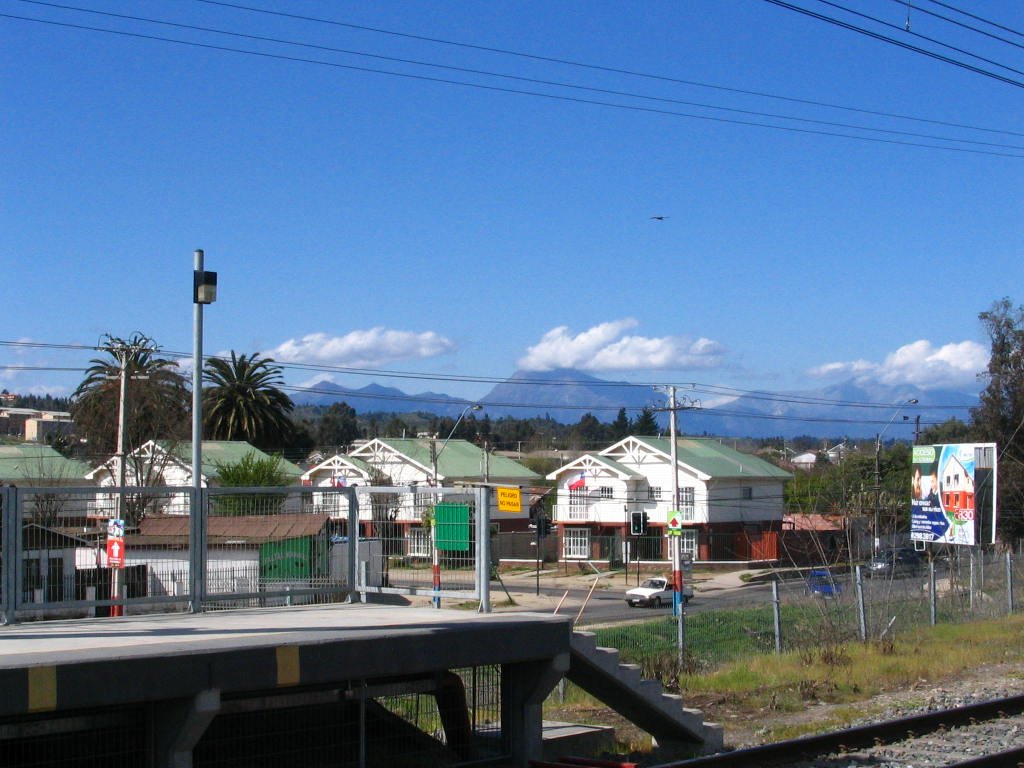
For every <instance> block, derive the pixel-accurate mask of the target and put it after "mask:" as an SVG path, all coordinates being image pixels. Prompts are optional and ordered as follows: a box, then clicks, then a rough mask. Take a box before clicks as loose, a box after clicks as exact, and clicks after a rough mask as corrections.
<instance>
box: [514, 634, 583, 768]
mask: <svg viewBox="0 0 1024 768" xmlns="http://www.w3.org/2000/svg"><path fill="white" fill-rule="evenodd" d="M568 671H569V654H568V653H563V654H559V655H558V656H555V657H553V658H550V659H542V660H539V661H529V662H521V663H518V664H505V665H504V666H502V668H501V736H502V740H503V741H504V744H505V750H506V752H508V754H510V755H511V757H512V764H513V765H516V766H522V768H526V766H527V765H528V764H529V761H530V760H540V759H541V758H542V757H543V752H544V730H543V722H544V713H543V705H544V700H545V699H546V698H547V697H548V694H549V693H551V691H552V689H553V688H554V687H555V686H556V685H557V684H558V681H559V680H561V679H562V677H563V676H564V675H565V673H566V672H568Z"/></svg>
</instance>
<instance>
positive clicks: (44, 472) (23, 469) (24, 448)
mask: <svg viewBox="0 0 1024 768" xmlns="http://www.w3.org/2000/svg"><path fill="white" fill-rule="evenodd" d="M91 469H92V468H91V467H90V466H89V465H88V464H84V463H82V462H81V461H76V460H75V459H68V458H65V457H64V456H62V455H61V454H60V453H59V452H58V451H57V450H55V449H54V448H52V447H51V446H49V445H41V444H39V443H11V444H3V445H0V483H6V484H7V485H11V484H14V485H25V486H44V485H85V484H86V483H85V481H84V480H83V478H84V477H85V476H86V474H87V473H88V472H89V471H90V470H91Z"/></svg>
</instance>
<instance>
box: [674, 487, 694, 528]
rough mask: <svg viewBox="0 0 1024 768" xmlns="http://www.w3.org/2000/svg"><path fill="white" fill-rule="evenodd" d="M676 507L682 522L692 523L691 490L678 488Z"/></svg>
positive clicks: (689, 488)
mask: <svg viewBox="0 0 1024 768" xmlns="http://www.w3.org/2000/svg"><path fill="white" fill-rule="evenodd" d="M676 505H677V506H678V508H679V510H678V511H679V516H680V517H681V518H682V519H683V521H684V522H693V488H691V487H687V488H680V489H679V498H678V499H676Z"/></svg>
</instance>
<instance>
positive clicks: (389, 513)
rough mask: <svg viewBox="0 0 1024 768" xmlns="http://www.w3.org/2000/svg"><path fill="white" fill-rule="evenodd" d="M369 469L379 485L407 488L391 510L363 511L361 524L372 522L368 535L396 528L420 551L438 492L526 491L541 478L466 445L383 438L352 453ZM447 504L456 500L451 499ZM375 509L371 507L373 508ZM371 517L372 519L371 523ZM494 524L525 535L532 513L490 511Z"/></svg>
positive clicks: (382, 533)
mask: <svg viewBox="0 0 1024 768" xmlns="http://www.w3.org/2000/svg"><path fill="white" fill-rule="evenodd" d="M347 458H349V459H358V460H360V461H362V462H364V463H365V465H366V466H368V467H369V469H370V472H371V475H372V478H373V483H374V484H375V485H381V484H383V485H391V486H406V487H409V488H410V490H409V491H408V492H405V493H401V494H396V496H395V499H394V500H393V502H392V504H391V505H389V507H388V508H387V509H383V508H379V504H378V508H371V509H364V505H363V504H362V503H361V502H360V520H363V521H370V524H369V525H368V526H366V530H367V531H368V534H367V535H371V536H376V535H387V534H386V533H384V532H391V531H392V530H393V528H392V527H391V526H396V527H397V528H398V532H397V533H398V534H400V535H404V536H405V537H406V538H408V539H411V540H412V541H413V542H414V544H413V546H412V549H413V550H416V549H417V547H418V546H419V543H422V542H429V538H430V536H429V531H428V530H426V529H425V528H424V527H423V526H422V525H421V520H422V517H423V513H424V511H425V510H426V509H427V508H429V507H430V506H432V505H433V504H435V503H436V502H437V501H438V495H437V494H435V493H432V492H431V488H433V487H434V486H446V487H452V486H479V485H491V486H499V485H500V486H505V487H522V486H529V485H533V484H534V483H536V481H537V480H539V479H540V476H539V475H538V474H537V473H536V472H533V471H532V470H530V469H527V468H526V467H524V466H523V465H522V464H520V463H519V462H517V461H515V460H514V459H511V458H508V457H507V456H497V455H495V454H493V453H490V452H489V451H485V450H483V449H482V448H481V447H480V446H478V445H475V444H474V443H471V442H470V441H468V440H447V441H444V440H437V439H434V438H429V437H416V438H408V437H403V438H397V437H382V438H376V439H374V440H369V441H367V442H366V443H363V444H362V445H358V446H356V447H355V448H354V449H353V450H352V451H350V452H349V454H348V457H347ZM445 500H446V501H450V500H452V499H451V497H450V496H446V497H445ZM370 506H371V507H372V505H370ZM368 515H372V518H371V517H369V516H368ZM491 520H492V521H493V522H495V523H497V525H498V527H499V529H501V530H506V531H509V530H525V529H526V528H527V526H528V525H529V522H530V518H529V509H528V508H524V509H522V510H520V511H518V512H501V511H499V510H498V509H497V508H496V507H495V506H492V507H491Z"/></svg>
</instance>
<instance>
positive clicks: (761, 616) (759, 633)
mask: <svg viewBox="0 0 1024 768" xmlns="http://www.w3.org/2000/svg"><path fill="white" fill-rule="evenodd" d="M763 578H764V579H765V580H766V581H767V582H768V583H769V584H771V591H770V593H768V595H767V596H766V597H765V598H764V599H763V600H762V601H761V602H760V603H758V602H756V601H755V602H751V603H750V604H748V605H746V606H744V607H730V608H723V609H715V610H702V611H693V610H688V611H685V612H684V614H683V627H684V648H683V658H684V665H685V666H686V667H687V668H688V669H689V670H690V671H694V672H707V671H710V670H713V669H714V668H716V667H718V666H720V665H722V664H725V663H728V662H732V661H737V660H742V659H744V658H751V657H753V656H756V655H761V654H770V653H777V652H785V651H799V650H803V649H809V648H822V647H827V646H832V645H836V644H839V643H843V642H848V641H856V640H864V641H868V640H877V639H884V638H886V637H895V636H897V635H900V634H904V633H909V632H911V631H913V630H914V629H916V628H919V627H925V626H933V625H936V624H941V623H959V622H968V621H975V620H981V619H989V618H996V617H999V616H1006V615H1008V614H1011V613H1013V612H1014V611H1016V610H1019V609H1020V606H1021V599H1022V597H1024V595H1022V592H1021V590H1022V586H1021V585H1022V581H1024V556H1020V555H1012V554H1000V553H996V552H980V551H974V550H970V549H967V548H962V549H960V550H957V551H955V552H953V553H952V555H951V556H949V557H944V558H941V559H934V560H932V561H930V562H925V561H921V562H920V563H918V564H916V565H914V566H912V567H907V568H905V569H897V570H895V571H893V570H882V571H878V570H875V571H873V570H871V569H870V568H866V567H864V568H862V567H859V566H855V567H853V568H846V569H837V568H819V569H778V570H774V571H766V572H765V573H764V576H763ZM576 628H577V629H582V630H588V631H592V632H594V633H595V634H596V635H597V638H598V644H599V645H602V646H608V647H613V648H617V649H619V651H620V653H621V657H622V660H623V661H626V662H629V663H635V664H639V665H640V666H641V667H642V668H643V669H644V671H645V674H646V675H647V676H650V677H656V678H661V679H669V678H671V677H672V676H673V674H674V673H676V672H677V671H678V659H679V646H678V643H677V637H678V619H677V618H676V617H673V616H663V617H660V618H657V619H652V620H647V621H632V622H627V623H617V624H615V625H607V624H588V623H586V622H582V623H580V624H578V625H577V627H576Z"/></svg>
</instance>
